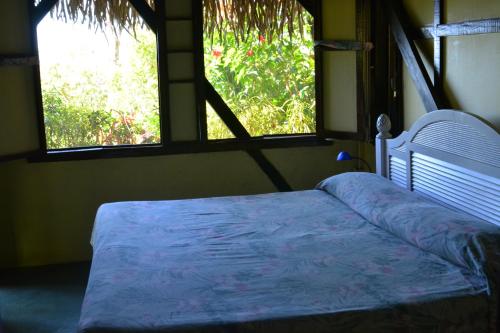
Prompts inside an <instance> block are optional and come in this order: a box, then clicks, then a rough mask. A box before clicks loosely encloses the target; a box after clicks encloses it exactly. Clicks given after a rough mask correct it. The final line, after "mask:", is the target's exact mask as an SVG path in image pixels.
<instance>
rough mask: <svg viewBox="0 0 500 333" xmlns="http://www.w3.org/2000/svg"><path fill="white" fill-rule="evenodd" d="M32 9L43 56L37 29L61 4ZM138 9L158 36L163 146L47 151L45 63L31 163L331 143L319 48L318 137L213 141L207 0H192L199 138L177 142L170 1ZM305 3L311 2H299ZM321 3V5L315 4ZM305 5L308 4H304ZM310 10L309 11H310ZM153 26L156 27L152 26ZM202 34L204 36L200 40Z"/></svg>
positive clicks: (47, 0)
mask: <svg viewBox="0 0 500 333" xmlns="http://www.w3.org/2000/svg"><path fill="white" fill-rule="evenodd" d="M25 1H27V2H28V6H29V9H30V15H29V16H30V24H31V27H30V28H31V29H30V30H31V36H32V52H33V54H34V55H36V57H38V43H37V26H38V23H39V22H40V21H41V20H42V19H43V18H44V17H45V15H49V12H50V9H51V8H53V6H54V5H55V4H56V2H57V1H58V0H42V1H41V2H40V3H39V4H38V5H37V6H35V5H34V0H25ZM128 1H129V2H130V3H131V4H132V6H134V8H135V9H136V10H137V11H138V12H139V14H140V15H141V16H142V18H143V19H144V20H145V22H146V23H148V25H149V26H150V28H151V29H152V31H153V32H155V34H156V39H157V42H156V51H157V67H158V97H159V105H160V108H159V109H160V110H159V116H160V134H161V142H160V143H158V144H137V145H115V146H93V147H77V148H63V149H47V141H46V132H45V123H44V110H43V101H42V91H41V77H40V68H39V65H35V66H33V82H34V91H35V99H36V101H35V102H36V111H37V119H38V139H39V149H38V150H37V151H36V152H32V153H30V155H29V156H28V161H30V162H53V161H68V160H87V159H106V158H126V157H142V156H159V155H172V154H186V153H206V152H221V151H235V150H248V149H273V148H287V147H307V146H324V145H331V144H332V142H331V141H327V140H325V139H324V138H322V137H320V136H318V133H320V130H319V126H320V125H321V124H322V123H321V122H320V120H321V119H322V113H323V109H322V108H321V107H320V106H321V105H322V104H321V100H322V96H323V86H322V79H323V78H322V70H321V60H322V59H321V57H320V56H318V54H320V53H321V52H320V51H319V50H317V49H315V74H316V75H315V85H316V94H315V98H316V133H311V134H279V135H265V136H259V137H249V138H233V139H222V140H208V135H207V118H206V102H207V100H206V95H205V87H204V80H205V68H204V59H203V51H202V52H201V53H200V50H203V4H202V0H193V1H192V17H191V20H192V24H193V32H194V36H193V54H194V57H193V59H194V64H193V66H194V79H193V83H194V88H195V98H196V116H197V124H196V126H197V140H191V141H172V138H171V133H172V131H171V122H170V96H169V88H170V82H169V73H168V57H167V55H168V51H167V31H166V22H167V17H166V11H165V1H164V0H155V9H156V10H153V9H152V8H151V7H150V6H149V5H148V4H147V3H146V2H145V1H144V0H128ZM299 1H300V2H301V3H307V2H308V1H305V0H299ZM316 3H318V2H317V1H316V2H315V4H316ZM309 5H310V6H309V9H311V8H314V13H311V14H313V17H314V24H315V29H317V28H318V27H321V15H320V14H321V5H311V4H310V3H309ZM304 7H305V6H304ZM305 8H306V7H305ZM150 24H153V25H154V26H153V27H152V26H151V25H150ZM315 31H316V32H315V39H317V37H318V36H319V35H318V32H317V31H318V30H315ZM200 36H201V38H200ZM200 56H201V59H200Z"/></svg>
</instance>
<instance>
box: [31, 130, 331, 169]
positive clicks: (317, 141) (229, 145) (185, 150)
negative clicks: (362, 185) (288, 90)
mask: <svg viewBox="0 0 500 333" xmlns="http://www.w3.org/2000/svg"><path fill="white" fill-rule="evenodd" d="M331 144H332V141H327V140H324V139H321V138H318V137H317V136H316V135H315V134H308V135H280V136H265V137H258V138H252V139H249V140H241V139H224V140H209V141H207V142H198V141H185V142H172V143H167V144H164V145H136V146H113V147H89V148H75V149H60V150H49V151H47V152H45V153H44V152H42V153H38V154H36V155H32V156H31V157H29V158H28V161H29V162H32V163H39V162H57V161H77V160H91V159H104V158H126V157H145V156H160V155H174V154H197V153H209V152H224V151H236V150H258V149H275V148H292V147H310V146H328V145H331Z"/></svg>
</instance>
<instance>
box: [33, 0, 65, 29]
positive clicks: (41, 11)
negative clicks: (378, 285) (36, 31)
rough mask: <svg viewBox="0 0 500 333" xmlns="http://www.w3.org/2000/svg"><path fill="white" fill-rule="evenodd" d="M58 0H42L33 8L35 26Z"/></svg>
mask: <svg viewBox="0 0 500 333" xmlns="http://www.w3.org/2000/svg"><path fill="white" fill-rule="evenodd" d="M57 1H59V0H42V1H40V3H39V4H38V5H37V6H35V8H34V10H33V24H34V26H36V25H37V24H38V23H40V21H41V20H42V19H43V18H44V17H45V15H47V13H48V12H50V10H51V9H52V8H54V6H55V5H56V3H57Z"/></svg>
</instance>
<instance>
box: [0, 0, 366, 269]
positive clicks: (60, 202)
mask: <svg viewBox="0 0 500 333" xmlns="http://www.w3.org/2000/svg"><path fill="white" fill-rule="evenodd" d="M327 1H330V0H327ZM166 8H167V15H171V16H175V15H178V14H179V13H181V14H182V15H180V14H179V16H185V15H186V14H188V15H189V14H190V12H191V5H190V2H189V1H176V0H168V1H167V5H166ZM12 12H15V13H17V14H16V17H15V19H14V18H13V19H12V20H10V19H11V18H12V14H11V13H12ZM6 19H8V20H10V21H12V22H11V25H9V24H7V23H5V22H6ZM10 21H9V22H10ZM325 21H328V18H326V19H325ZM27 25H28V21H27V8H26V6H25V2H24V1H0V27H1V30H0V53H2V52H20V50H21V48H22V47H25V45H24V44H26V43H27V44H29V41H26V40H25V39H27V38H29V37H28V35H26V34H16V35H15V36H16V38H13V34H12V31H14V30H12V27H13V26H15V27H21V28H23V27H26V26H27ZM184 28H185V27H184ZM184 28H183V27H177V26H176V25H175V24H174V25H168V26H167V29H168V31H167V33H168V35H169V36H175V37H172V38H174V39H171V41H170V44H169V49H175V48H176V47H185V46H186V45H192V44H193V37H192V36H193V35H192V33H190V32H189V31H190V30H189V29H188V30H186V29H184ZM181 36H184V37H183V38H184V39H183V38H182V37H181ZM18 39H20V41H19V40H18ZM186 39H187V40H186ZM14 42H15V43H19V45H21V46H20V47H17V46H15V45H13V44H12V43H14ZM23 45H24V46H23ZM191 56H192V55H191ZM186 57H190V55H189V54H184V55H183V56H182V57H180V56H171V57H169V69H170V78H171V79H172V78H177V77H179V76H180V77H192V75H193V74H192V69H191V67H190V66H188V65H186V63H188V64H189V61H186ZM17 70H23V69H20V67H19V68H13V69H0V71H1V72H0V75H1V77H0V82H5V84H7V82H9V81H13V80H21V78H19V77H18V76H16V75H17V74H14V73H13V71H17ZM24 70H26V69H24ZM26 80H27V81H26V82H24V84H23V85H15V86H12V87H11V89H10V90H8V94H9V96H7V95H4V92H5V90H3V89H0V91H1V92H2V96H1V98H0V111H1V112H0V113H2V116H3V115H4V114H6V113H7V112H9V114H10V116H9V117H13V119H14V118H15V119H14V120H15V121H14V120H12V123H11V124H10V125H9V126H11V127H12V130H9V131H10V132H8V137H7V140H9V141H7V143H6V144H5V141H4V140H0V141H3V142H2V144H4V145H5V147H6V149H10V147H12V146H14V145H15V144H16V142H17V141H19V140H21V141H22V140H26V143H25V145H26V147H28V148H32V147H33V145H34V144H33V142H34V141H36V134H33V133H36V132H35V131H34V129H35V128H36V121H35V117H34V116H33V115H34V114H35V110H34V108H35V103H34V94H33V93H32V82H31V81H30V80H31V79H30V77H29V76H27V77H26ZM0 88H1V87H0ZM171 92H172V99H171V107H172V112H173V113H172V126H173V132H172V134H173V137H174V139H177V140H188V139H191V138H192V137H193V136H194V135H195V130H194V129H195V123H194V122H193V114H194V108H195V103H194V100H195V98H194V88H193V87H192V86H182V87H180V86H178V85H177V86H176V85H171ZM2 100H3V101H5V100H9V104H8V105H7V106H5V104H1V103H2ZM24 115H25V116H24ZM3 124H5V123H3ZM3 131H4V126H3V125H0V132H3ZM23 133H24V134H27V136H26V137H27V138H28V139H26V137H25V136H24V134H23ZM30 135H32V136H33V137H31V138H30ZM2 139H4V137H2ZM358 146H359V144H358V143H356V142H335V143H333V145H331V146H321V147H304V148H288V149H268V150H266V151H265V152H264V153H265V155H266V156H267V157H268V158H269V159H270V161H271V162H272V163H273V164H274V165H275V166H276V167H277V168H278V169H279V170H280V172H281V173H282V174H283V176H284V177H285V178H286V180H287V181H288V182H289V183H290V185H291V186H292V187H293V189H295V190H300V189H310V188H313V187H314V185H315V184H317V183H318V182H319V181H320V180H321V179H324V178H326V177H328V176H330V175H333V174H336V173H339V172H345V171H350V170H353V168H354V167H355V165H354V164H352V163H350V162H337V161H336V160H335V157H336V154H337V153H338V151H339V150H347V151H350V152H351V153H353V154H358V152H360V151H362V152H365V151H368V152H369V154H371V153H372V149H371V147H364V148H363V149H359V147H358ZM0 152H1V153H4V151H0ZM0 184H1V190H0V209H1V211H2V214H0V267H7V266H27V265H43V264H52V263H61V262H71V261H80V260H89V259H90V257H91V247H90V244H89V240H90V234H91V231H92V224H93V219H94V216H95V212H96V210H97V208H98V207H99V205H100V204H102V203H105V202H111V201H128V200H165V199H183V198H195V197H208V196H225V195H240V194H254V193H265V192H274V191H276V189H275V188H274V186H273V185H272V183H271V182H270V181H269V179H268V178H267V176H266V175H265V174H264V173H263V172H262V171H261V169H260V168H259V167H258V166H257V165H256V164H255V162H254V161H253V160H252V159H251V158H250V157H249V156H248V155H247V154H246V153H245V152H242V151H234V152H220V153H203V154H201V153H200V154H184V155H182V154H180V155H168V156H154V157H136V158H115V159H100V160H86V161H66V162H51V163H28V162H26V161H24V160H21V161H13V162H8V163H0Z"/></svg>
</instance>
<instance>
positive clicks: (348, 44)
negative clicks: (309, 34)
mask: <svg viewBox="0 0 500 333" xmlns="http://www.w3.org/2000/svg"><path fill="white" fill-rule="evenodd" d="M314 46H315V47H321V48H322V49H323V50H324V51H371V50H372V49H373V43H370V42H368V43H363V42H359V41H356V40H318V41H315V42H314Z"/></svg>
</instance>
